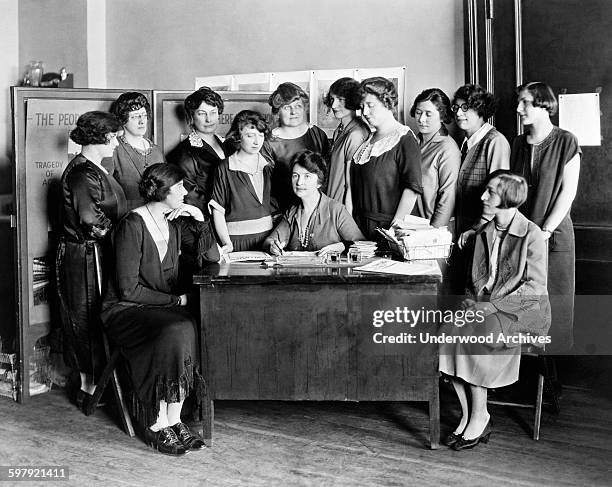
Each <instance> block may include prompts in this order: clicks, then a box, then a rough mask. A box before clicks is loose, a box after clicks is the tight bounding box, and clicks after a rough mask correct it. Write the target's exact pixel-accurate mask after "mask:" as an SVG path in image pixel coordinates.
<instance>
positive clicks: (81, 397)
mask: <svg viewBox="0 0 612 487" xmlns="http://www.w3.org/2000/svg"><path fill="white" fill-rule="evenodd" d="M76 405H77V407H78V408H79V409H80V410H81V411H83V413H84V414H85V416H91V415H92V414H93V413H95V412H96V408H94V407H93V396H92V395H91V394H88V393H87V392H85V391H84V390H83V389H79V392H77V395H76Z"/></svg>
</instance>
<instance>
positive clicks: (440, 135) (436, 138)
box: [417, 127, 447, 147]
mask: <svg viewBox="0 0 612 487" xmlns="http://www.w3.org/2000/svg"><path fill="white" fill-rule="evenodd" d="M446 135H447V134H446V133H445V132H444V127H442V128H441V129H440V130H438V131H437V132H436V133H435V134H434V135H432V136H431V137H430V138H429V139H428V140H425V141H423V134H422V133H420V132H419V133H418V134H417V139H419V145H420V146H421V147H425V146H426V145H429V144H439V143H440V142H442V141H444V138H445V137H446Z"/></svg>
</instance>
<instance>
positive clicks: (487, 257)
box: [440, 170, 550, 450]
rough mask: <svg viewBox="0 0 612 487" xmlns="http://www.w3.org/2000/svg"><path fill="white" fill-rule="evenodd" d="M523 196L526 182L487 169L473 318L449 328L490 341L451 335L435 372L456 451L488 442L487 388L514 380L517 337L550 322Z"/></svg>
mask: <svg viewBox="0 0 612 487" xmlns="http://www.w3.org/2000/svg"><path fill="white" fill-rule="evenodd" d="M526 197H527V183H526V181H525V179H524V178H522V177H521V176H518V175H516V174H513V173H511V172H510V171H508V170H498V171H495V172H493V173H491V175H490V176H489V180H488V182H487V184H486V189H485V191H484V193H483V195H482V201H483V203H484V207H485V210H486V211H487V212H488V214H491V215H494V217H493V219H492V220H491V221H490V222H488V223H487V224H486V225H484V226H483V227H482V228H480V229H479V230H478V232H477V233H476V236H475V247H474V255H473V259H472V262H471V278H470V280H469V283H468V286H467V289H466V294H467V296H468V297H467V298H466V299H465V300H464V301H463V306H462V307H463V309H464V311H465V312H467V311H471V312H472V313H473V315H472V316H475V317H476V319H475V320H474V322H473V323H471V326H470V324H467V325H465V326H463V327H457V326H453V325H450V327H451V330H450V334H451V335H455V336H458V338H468V337H471V336H477V337H480V338H483V339H487V338H488V339H489V343H462V342H461V341H459V340H457V342H456V343H445V344H444V345H442V346H441V347H440V371H441V372H443V373H445V374H447V375H449V376H450V377H451V382H452V384H453V386H454V388H455V391H456V393H457V396H458V398H459V403H460V405H461V420H460V421H459V424H458V425H457V427H456V428H455V430H454V432H453V433H451V434H450V435H449V436H448V437H447V438H446V439H445V441H444V443H445V444H446V445H448V446H451V447H452V448H453V449H455V450H464V449H469V448H473V447H475V446H476V445H478V443H480V442H481V441H482V442H483V443H486V442H488V440H489V436H490V435H491V420H490V415H489V412H488V411H487V389H489V388H496V387H503V386H507V385H510V384H512V383H514V382H516V381H517V380H518V374H519V364H520V360H521V347H520V337H521V335H525V334H530V335H534V336H536V335H537V336H544V335H545V334H546V332H547V331H548V327H549V326H550V304H549V302H548V295H547V292H546V243H545V242H544V237H543V235H542V232H541V230H540V229H539V228H538V226H537V225H535V224H534V223H532V222H531V221H529V220H528V219H527V218H525V217H524V216H523V215H522V214H521V213H520V212H519V211H518V210H517V207H519V206H520V205H521V204H522V203H523V202H524V201H525V199H526ZM453 338H457V337H453ZM468 390H469V395H470V400H469V403H468Z"/></svg>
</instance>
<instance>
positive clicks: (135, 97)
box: [110, 91, 151, 125]
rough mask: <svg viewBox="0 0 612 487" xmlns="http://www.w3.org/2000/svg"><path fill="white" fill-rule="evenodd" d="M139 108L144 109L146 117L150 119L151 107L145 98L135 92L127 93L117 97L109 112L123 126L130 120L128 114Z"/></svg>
mask: <svg viewBox="0 0 612 487" xmlns="http://www.w3.org/2000/svg"><path fill="white" fill-rule="evenodd" d="M141 108H144V109H145V110H146V111H147V117H149V118H151V105H149V100H147V97H146V96H144V95H143V94H142V93H138V92H137V91H128V92H127V93H123V94H122V95H119V98H117V99H116V100H115V101H114V102H113V104H112V105H111V108H110V111H111V113H112V114H113V115H115V116H116V117H117V118H118V119H119V120H120V121H121V123H122V124H123V125H125V124H126V123H127V122H128V120H129V118H130V112H133V111H134V110H140V109H141Z"/></svg>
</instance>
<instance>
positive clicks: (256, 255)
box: [223, 251, 274, 263]
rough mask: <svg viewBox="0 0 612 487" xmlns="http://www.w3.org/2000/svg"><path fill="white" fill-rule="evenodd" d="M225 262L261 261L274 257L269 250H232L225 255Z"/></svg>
mask: <svg viewBox="0 0 612 487" xmlns="http://www.w3.org/2000/svg"><path fill="white" fill-rule="evenodd" d="M223 259H224V260H225V262H228V263H231V262H261V261H264V260H270V259H274V257H273V256H272V255H270V254H268V253H267V252H259V251H247V252H230V253H229V254H225V255H224V256H223Z"/></svg>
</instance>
